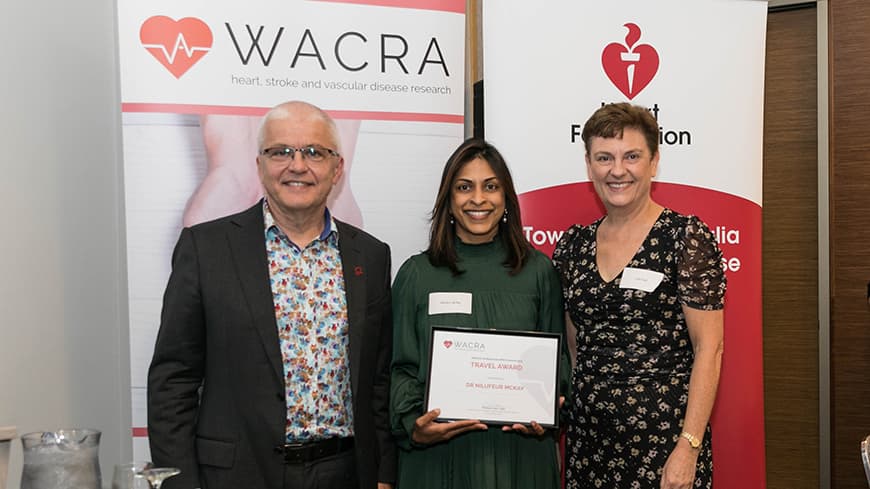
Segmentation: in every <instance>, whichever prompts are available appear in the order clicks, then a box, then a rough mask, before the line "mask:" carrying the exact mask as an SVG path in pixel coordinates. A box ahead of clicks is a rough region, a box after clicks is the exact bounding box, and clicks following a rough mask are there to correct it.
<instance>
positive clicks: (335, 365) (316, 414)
mask: <svg viewBox="0 0 870 489" xmlns="http://www.w3.org/2000/svg"><path fill="white" fill-rule="evenodd" d="M263 215H264V216H265V226H266V230H265V234H266V253H267V258H268V262H269V278H270V281H271V285H272V300H273V303H274V305H275V319H276V322H277V324H278V338H279V340H280V343H281V345H280V346H281V358H282V360H283V363H284V389H285V399H286V402H287V424H286V433H287V442H288V443H294V442H307V441H315V440H320V439H325V438H332V437H348V436H353V410H352V405H351V390H350V370H349V363H348V324H347V301H346V297H345V292H344V275H343V273H342V268H341V256H340V255H339V252H338V230H337V229H336V227H335V222H334V221H333V220H332V218H331V216H330V215H329V211H328V210H327V211H326V215H325V216H324V219H325V224H326V225H325V226H324V230H323V233H321V235H320V236H319V237H318V238H317V239H315V240H314V241H312V242H311V243H310V244H308V246H306V247H305V248H299V247H298V246H297V245H296V244H294V243H293V242H292V241H290V239H289V238H288V237H287V235H286V234H284V232H283V231H281V229H280V228H279V227H278V225H277V224H276V223H275V219H274V217H273V216H272V213H271V212H270V210H269V206H268V204H267V203H265V202H264V204H263Z"/></svg>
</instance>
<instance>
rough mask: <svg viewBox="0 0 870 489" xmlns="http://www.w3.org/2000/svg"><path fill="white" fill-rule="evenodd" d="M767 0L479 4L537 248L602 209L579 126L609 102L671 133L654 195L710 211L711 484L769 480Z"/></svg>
mask: <svg viewBox="0 0 870 489" xmlns="http://www.w3.org/2000/svg"><path fill="white" fill-rule="evenodd" d="M766 15H767V3H766V2H752V1H734V0H728V1H725V0H696V1H694V2H683V1H679V0H660V1H656V2H648V1H643V0H618V1H613V2H606V3H605V2H573V1H564V0H563V1H557V2H548V3H546V4H545V5H543V4H537V3H530V2H523V1H519V0H499V1H498V2H486V3H485V4H484V18H483V33H484V42H483V46H484V60H485V61H484V68H485V76H484V79H485V83H484V87H485V94H484V100H485V101H486V104H485V108H486V112H485V119H484V120H485V127H486V136H487V139H489V140H490V141H491V142H492V143H493V144H495V146H496V147H498V148H499V149H500V150H501V151H502V152H503V153H504V155H505V157H506V159H507V161H508V163H509V164H510V165H511V170H512V172H513V174H514V181H515V182H516V183H517V186H518V189H517V190H518V191H519V192H520V194H521V195H520V201H521V205H522V208H523V218H524V219H523V220H524V226H525V229H526V233H527V236H528V237H529V239H530V241H532V243H533V244H534V245H535V246H537V247H538V248H539V249H541V250H542V251H544V252H546V253H550V252H552V250H553V248H554V246H555V243H556V241H558V238H559V236H561V233H562V232H563V231H564V230H565V229H567V228H568V227H569V226H570V225H572V224H574V223H582V224H588V223H590V222H592V221H593V220H594V219H596V218H598V217H600V216H601V215H602V214H603V213H604V209H603V207H601V205H600V204H599V202H598V199H597V197H596V196H595V193H594V191H593V189H592V186H591V184H590V183H589V182H588V179H587V178H586V168H585V162H584V158H583V155H584V147H583V142H582V140H581V139H580V132H581V130H582V127H583V123H584V122H585V121H586V119H587V118H588V117H589V116H590V115H591V114H592V112H593V111H595V109H597V108H598V107H600V106H601V104H603V103H609V102H623V101H630V102H632V103H634V104H638V105H642V106H644V107H647V108H649V110H650V111H651V112H652V114H653V115H654V116H655V117H656V119H657V120H658V122H659V125H660V126H661V141H660V150H661V162H660V164H659V172H658V176H657V178H656V182H655V183H654V184H653V190H652V192H653V198H654V199H655V200H656V201H657V202H659V203H661V204H663V205H665V206H667V207H670V208H672V209H674V210H676V211H678V212H681V213H686V214H696V215H698V216H700V217H701V218H702V219H703V220H704V221H705V222H706V223H707V224H708V225H709V226H710V228H711V229H712V230H713V231H714V232H715V234H716V237H717V240H718V241H719V245H720V247H721V248H722V251H723V253H724V255H725V261H726V262H725V266H726V268H727V275H728V293H727V296H726V308H725V344H726V348H725V357H724V360H723V368H722V378H721V382H720V385H719V394H718V398H717V402H716V406H715V409H714V413H713V418H712V420H711V424H712V426H713V432H714V435H713V438H714V440H715V441H714V447H713V449H714V464H715V470H714V474H715V475H714V477H715V483H714V486H715V487H717V488H719V489H729V488H733V489H737V488H740V489H746V488H752V489H755V488H763V487H765V461H764V406H763V386H762V379H763V375H762V343H761V340H762V336H761V326H762V325H761V318H762V314H761V202H762V200H761V177H762V172H761V162H762V115H763V93H764V86H763V85H764V53H765V51H764V47H765V32H766V21H767V18H766Z"/></svg>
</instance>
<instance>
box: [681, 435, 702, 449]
mask: <svg viewBox="0 0 870 489" xmlns="http://www.w3.org/2000/svg"><path fill="white" fill-rule="evenodd" d="M680 437H681V438H685V439H686V440H688V441H689V446H690V447H692V448H694V449H695V450H697V449H699V448H701V439H700V438H698V437H697V436H695V435H693V434H691V433H689V432H687V431H684V432H682V433H680Z"/></svg>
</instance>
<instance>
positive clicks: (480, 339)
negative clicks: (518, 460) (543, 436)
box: [426, 326, 562, 427]
mask: <svg viewBox="0 0 870 489" xmlns="http://www.w3.org/2000/svg"><path fill="white" fill-rule="evenodd" d="M561 342H562V336H561V335H559V334H556V333H544V332H537V331H506V330H495V329H491V330H485V329H467V328H453V327H448V326H434V327H433V328H432V342H431V346H430V354H429V376H428V382H427V383H426V411H430V410H432V409H435V408H438V409H440V410H441V415H440V417H439V418H438V420H440V421H454V420H459V419H477V420H480V421H481V422H482V423H486V424H492V425H503V424H514V423H522V424H528V423H530V422H531V421H536V422H537V423H538V424H540V425H541V426H544V427H555V426H557V425H558V421H559V417H558V415H557V413H558V408H559V397H558V375H559V357H560V355H559V352H560V351H561Z"/></svg>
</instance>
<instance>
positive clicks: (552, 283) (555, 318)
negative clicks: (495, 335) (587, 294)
mask: <svg viewBox="0 0 870 489" xmlns="http://www.w3.org/2000/svg"><path fill="white" fill-rule="evenodd" d="M538 256H539V257H540V258H543V259H542V260H541V265H540V266H539V271H538V288H539V291H538V293H539V295H540V298H541V305H540V310H539V311H538V317H540V318H541V328H542V329H543V330H544V331H547V332H550V333H559V334H561V335H562V351H561V353H560V358H559V395H560V396H565V399H568V397H570V393H571V357H570V355H569V354H568V338H567V337H566V336H565V334H566V332H565V310H564V308H563V306H562V285H561V282H560V280H559V274H558V273H556V269H555V268H553V264H552V263H551V262H550V260H549V259H548V258H547V257H546V256H545V255H543V254H541V255H538Z"/></svg>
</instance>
